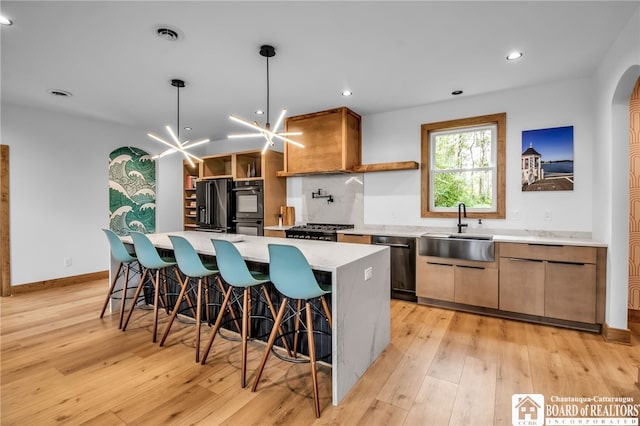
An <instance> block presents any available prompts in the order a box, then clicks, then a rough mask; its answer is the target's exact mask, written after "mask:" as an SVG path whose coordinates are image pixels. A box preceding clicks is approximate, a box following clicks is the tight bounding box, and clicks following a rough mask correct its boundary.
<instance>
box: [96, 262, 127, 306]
mask: <svg viewBox="0 0 640 426" xmlns="http://www.w3.org/2000/svg"><path fill="white" fill-rule="evenodd" d="M121 270H122V263H120V264H119V265H118V270H117V271H116V275H115V276H114V277H113V282H112V283H111V285H110V286H109V292H108V293H107V297H106V299H104V304H103V305H102V311H100V318H102V317H103V316H104V313H105V312H106V311H107V305H109V300H110V299H111V295H112V294H113V289H114V288H116V283H117V282H118V276H119V275H120V271H121Z"/></svg>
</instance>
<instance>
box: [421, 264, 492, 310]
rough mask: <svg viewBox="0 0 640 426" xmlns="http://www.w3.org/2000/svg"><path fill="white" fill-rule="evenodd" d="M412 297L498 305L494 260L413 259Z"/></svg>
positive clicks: (489, 306) (482, 305) (488, 306)
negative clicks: (414, 278)
mask: <svg viewBox="0 0 640 426" xmlns="http://www.w3.org/2000/svg"><path fill="white" fill-rule="evenodd" d="M416 296H418V297H425V298H429V299H436V300H442V301H445V302H455V303H464V304H465V305H473V306H481V307H485V308H497V307H498V269H497V268H496V263H495V262H487V263H486V264H485V262H471V261H464V260H456V259H447V258H438V257H430V256H420V255H418V256H417V258H416Z"/></svg>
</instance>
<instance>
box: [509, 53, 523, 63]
mask: <svg viewBox="0 0 640 426" xmlns="http://www.w3.org/2000/svg"><path fill="white" fill-rule="evenodd" d="M520 58H522V52H511V53H509V54H508V55H507V61H514V60H516V59H520Z"/></svg>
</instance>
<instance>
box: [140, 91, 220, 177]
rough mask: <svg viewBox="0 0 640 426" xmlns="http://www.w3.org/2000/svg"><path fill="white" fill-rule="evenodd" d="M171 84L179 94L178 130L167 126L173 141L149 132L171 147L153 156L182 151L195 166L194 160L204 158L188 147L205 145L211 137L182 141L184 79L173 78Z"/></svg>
mask: <svg viewBox="0 0 640 426" xmlns="http://www.w3.org/2000/svg"><path fill="white" fill-rule="evenodd" d="M171 85H172V86H173V87H175V88H176V91H177V94H178V99H177V119H176V121H177V124H176V132H174V131H173V130H172V129H171V126H166V127H165V128H166V129H167V133H169V135H170V136H171V139H172V141H173V143H171V142H167V141H166V140H164V139H162V138H161V137H159V136H157V135H154V134H153V133H147V135H148V136H149V137H150V138H152V139H154V140H156V141H158V142H160V143H162V144H164V145H167V146H168V147H169V148H168V149H166V150H165V151H163V152H161V153H160V154H156V155H154V156H153V157H152V158H154V159H156V158H160V157H164V156H165V155H169V154H172V153H174V152H181V153H182V155H184V158H185V159H186V160H187V161H188V162H189V164H190V165H191V167H193V166H194V163H193V160H196V161H199V162H201V163H202V158H199V157H196V156H195V155H193V154H191V153H190V152H187V149H191V148H195V147H196V146H199V145H203V144H205V143H207V142H209V139H202V140H199V141H196V142H190V141H188V140H186V141H184V142H180V88H181V87H184V86H185V85H184V81H183V80H178V79H173V80H171Z"/></svg>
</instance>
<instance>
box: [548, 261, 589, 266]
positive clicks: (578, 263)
mask: <svg viewBox="0 0 640 426" xmlns="http://www.w3.org/2000/svg"><path fill="white" fill-rule="evenodd" d="M547 262H549V263H557V264H558V265H575V266H584V265H586V263H583V262H561V261H557V260H547Z"/></svg>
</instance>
